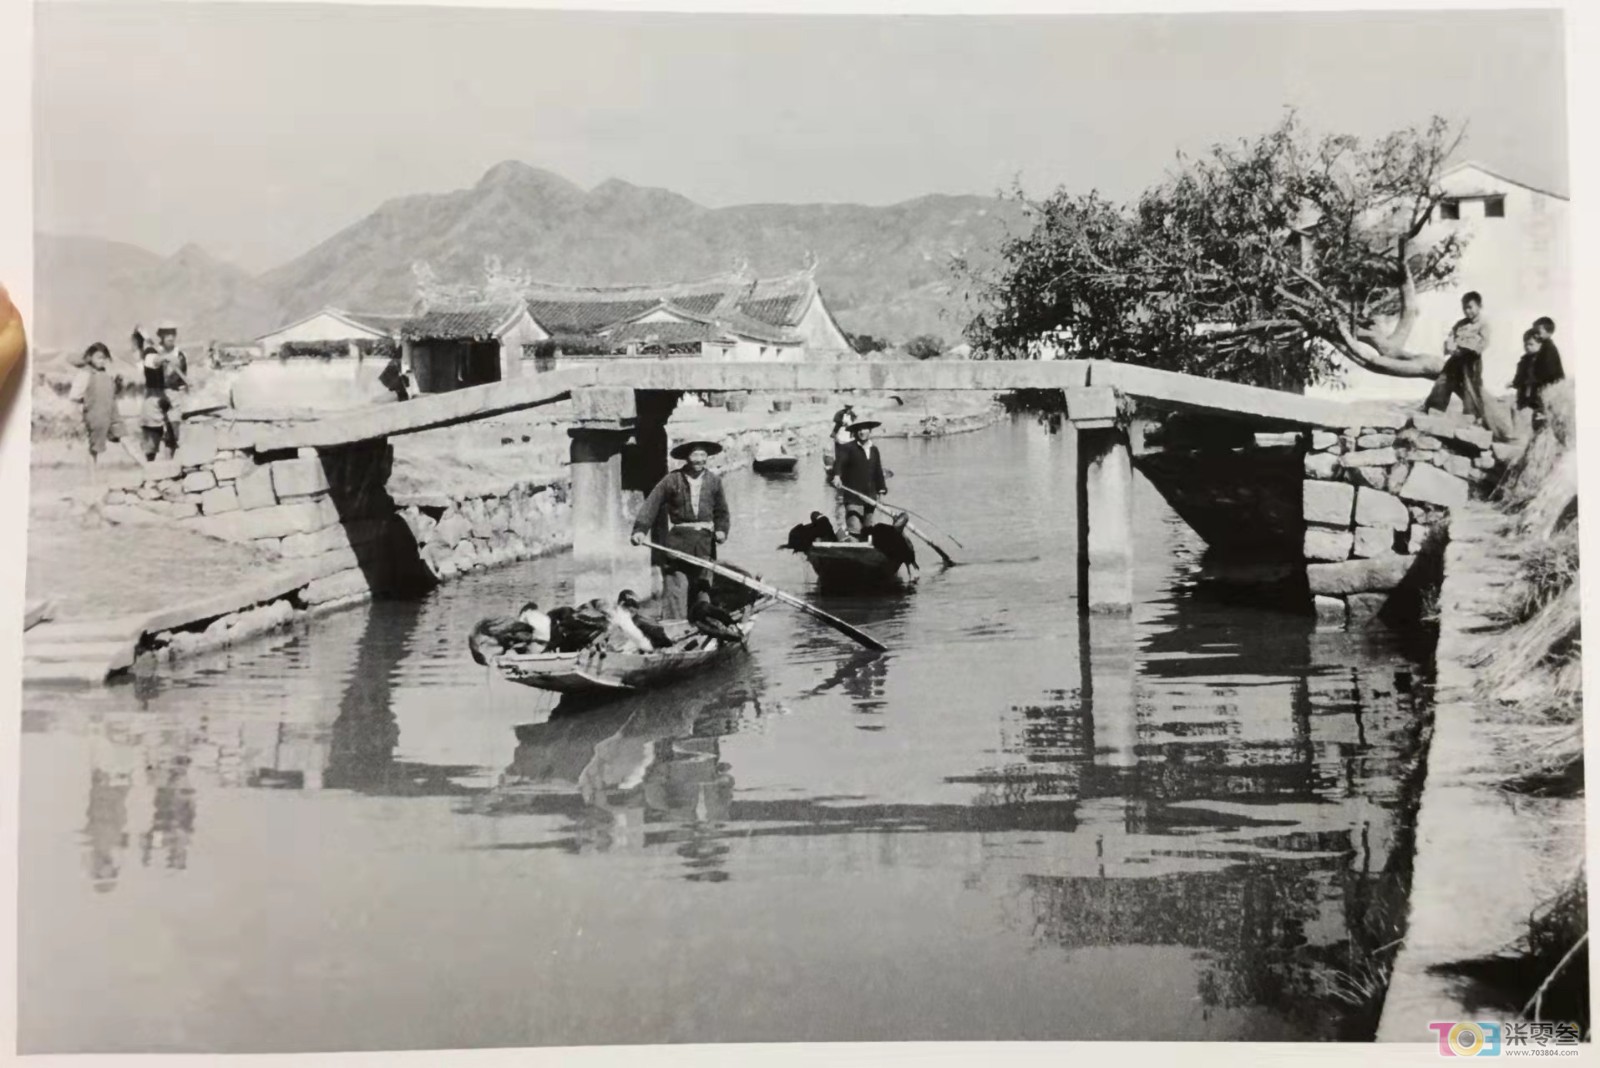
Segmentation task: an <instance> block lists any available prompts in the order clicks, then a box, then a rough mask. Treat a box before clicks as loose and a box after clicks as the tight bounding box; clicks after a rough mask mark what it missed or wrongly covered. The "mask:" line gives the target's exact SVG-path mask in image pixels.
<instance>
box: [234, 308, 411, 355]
mask: <svg viewBox="0 0 1600 1068" xmlns="http://www.w3.org/2000/svg"><path fill="white" fill-rule="evenodd" d="M381 336H382V335H381V334H379V333H378V332H377V331H375V330H366V329H363V328H361V327H358V326H352V325H351V324H349V323H347V322H345V321H344V320H343V319H340V318H338V317H336V316H334V315H330V314H328V313H327V312H321V313H319V314H318V315H315V316H313V317H312V318H310V319H307V320H306V321H305V322H303V323H297V324H295V325H294V326H291V327H288V328H287V329H284V330H280V331H278V332H277V333H275V334H268V335H266V336H265V337H263V338H262V339H261V340H260V342H259V344H261V345H262V346H263V347H264V348H265V349H266V350H267V351H268V352H272V351H274V350H276V349H278V348H279V347H280V346H282V345H283V344H284V343H285V342H288V341H350V340H360V339H369V340H370V339H374V338H378V337H381Z"/></svg>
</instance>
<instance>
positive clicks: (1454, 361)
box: [1423, 349, 1511, 441]
mask: <svg viewBox="0 0 1600 1068" xmlns="http://www.w3.org/2000/svg"><path fill="white" fill-rule="evenodd" d="M1451 396H1458V397H1460V398H1461V409H1462V411H1464V412H1466V413H1467V414H1468V415H1470V416H1474V417H1476V418H1478V419H1482V420H1483V425H1484V426H1486V427H1488V428H1489V429H1490V430H1491V431H1492V432H1493V433H1494V436H1495V438H1496V440H1499V441H1506V440H1508V439H1509V438H1510V437H1511V427H1510V425H1509V424H1508V423H1507V422H1506V419H1505V415H1504V413H1502V412H1501V411H1500V406H1499V405H1498V404H1496V403H1495V402H1494V401H1493V400H1491V399H1490V398H1489V397H1488V396H1487V395H1485V394H1484V392H1483V355H1482V354H1481V353H1477V352H1473V351H1472V350H1471V349H1459V350H1457V352H1456V354H1455V355H1454V356H1451V357H1450V358H1449V359H1448V360H1446V361H1445V365H1444V370H1442V371H1440V372H1439V377H1438V378H1437V379H1436V380H1435V381H1434V383H1433V389H1432V390H1431V391H1429V393H1428V400H1427V402H1426V403H1425V404H1424V405H1423V409H1424V410H1425V411H1434V410H1437V411H1441V412H1442V411H1444V410H1445V409H1446V408H1448V407H1449V406H1450V398H1451Z"/></svg>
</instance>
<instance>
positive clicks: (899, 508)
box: [839, 486, 966, 549]
mask: <svg viewBox="0 0 1600 1068" xmlns="http://www.w3.org/2000/svg"><path fill="white" fill-rule="evenodd" d="M844 488H845V487H843V486H839V489H844ZM852 492H853V491H852ZM873 503H874V504H875V505H877V506H878V507H879V508H887V509H889V510H890V511H891V512H904V513H905V514H906V515H908V516H910V517H911V518H912V519H920V520H922V521H923V522H924V523H926V524H928V525H929V526H930V527H932V528H933V529H934V530H936V531H938V532H939V533H940V534H943V535H944V536H945V537H947V538H949V539H950V541H951V543H952V544H953V545H955V547H956V548H957V549H965V548H966V546H965V545H962V544H961V539H960V538H958V537H956V536H955V535H954V534H952V533H950V532H949V531H948V530H946V529H944V528H943V527H941V526H940V525H939V524H938V523H935V522H934V521H933V520H931V519H929V518H928V517H927V516H925V515H923V514H922V513H921V512H913V511H912V510H911V509H909V508H907V507H906V506H905V505H903V504H890V503H889V502H888V501H874V502H873Z"/></svg>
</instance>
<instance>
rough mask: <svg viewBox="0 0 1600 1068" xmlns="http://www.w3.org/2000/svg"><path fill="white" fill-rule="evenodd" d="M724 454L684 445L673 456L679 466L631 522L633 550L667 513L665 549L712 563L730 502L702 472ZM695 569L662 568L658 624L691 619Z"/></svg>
mask: <svg viewBox="0 0 1600 1068" xmlns="http://www.w3.org/2000/svg"><path fill="white" fill-rule="evenodd" d="M721 451H722V446H721V445H718V444H717V443H716V442H714V441H686V442H684V443H683V444H681V445H679V446H678V447H677V448H675V449H673V450H672V458H673V459H674V460H682V461H683V462H684V463H683V466H682V467H680V468H679V469H678V470H676V471H669V472H667V475H666V477H665V478H663V479H662V480H661V481H660V482H657V483H656V486H655V489H653V490H651V491H650V496H648V497H646V498H645V501H644V505H643V506H642V507H640V509H639V515H638V516H637V517H636V518H635V519H634V521H633V544H635V545H640V544H643V542H644V541H645V539H647V538H648V537H649V536H650V532H651V530H652V528H654V526H655V524H656V518H657V516H659V515H660V514H662V509H665V510H666V517H667V534H666V545H667V548H669V549H676V550H677V551H678V552H680V553H687V554H688V555H690V556H698V557H699V558H700V559H702V560H715V559H716V558H717V546H718V545H720V544H722V543H723V542H724V541H727V540H728V526H729V513H728V498H727V495H726V494H724V493H723V490H722V479H720V478H718V477H717V476H716V475H715V474H713V473H712V472H710V471H707V470H706V462H707V461H708V460H710V458H711V457H713V456H715V455H716V454H717V453H719V452H721ZM699 572H700V569H699V568H696V567H694V566H693V565H692V564H685V563H682V562H680V561H677V560H670V559H669V560H664V561H662V563H661V580H662V590H661V618H662V619H663V620H677V619H687V618H688V617H689V588H690V585H691V582H692V581H693V580H694V579H695V578H696V577H698V573H699Z"/></svg>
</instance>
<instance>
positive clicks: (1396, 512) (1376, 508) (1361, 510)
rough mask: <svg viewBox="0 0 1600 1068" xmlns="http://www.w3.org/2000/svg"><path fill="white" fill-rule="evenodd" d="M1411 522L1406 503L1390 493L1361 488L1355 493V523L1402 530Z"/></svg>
mask: <svg viewBox="0 0 1600 1068" xmlns="http://www.w3.org/2000/svg"><path fill="white" fill-rule="evenodd" d="M1410 522H1411V513H1410V512H1409V511H1407V509H1406V502H1405V501H1402V500H1401V499H1400V498H1399V497H1396V496H1395V495H1394V494H1392V493H1383V492H1380V491H1378V490H1375V489H1366V488H1362V489H1359V490H1357V491H1356V523H1357V525H1359V526H1365V527H1386V528H1388V529H1390V530H1404V529H1405V528H1406V525H1407V524H1408V523H1410Z"/></svg>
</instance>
